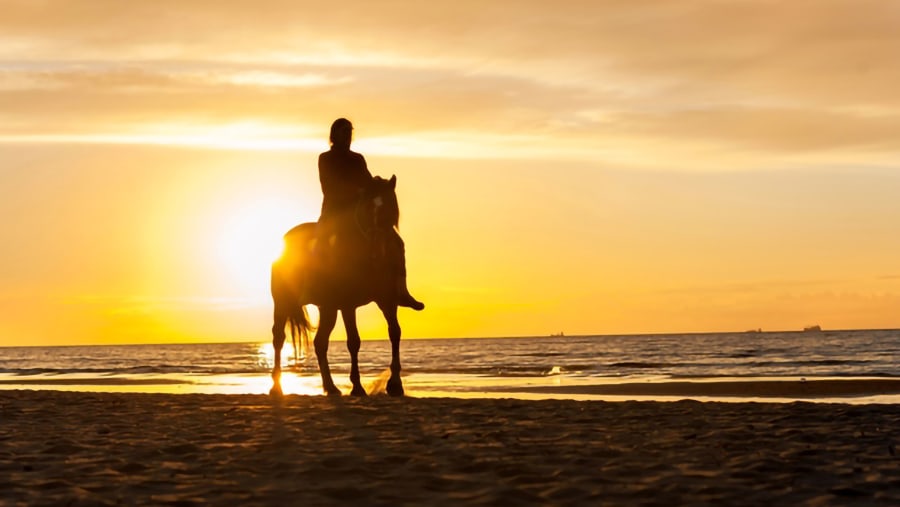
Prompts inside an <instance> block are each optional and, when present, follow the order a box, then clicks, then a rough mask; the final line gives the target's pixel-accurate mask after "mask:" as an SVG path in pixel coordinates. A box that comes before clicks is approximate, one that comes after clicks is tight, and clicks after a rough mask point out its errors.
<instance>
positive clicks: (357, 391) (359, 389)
mask: <svg viewBox="0 0 900 507" xmlns="http://www.w3.org/2000/svg"><path fill="white" fill-rule="evenodd" d="M368 395H369V393H367V392H366V390H365V389H363V386H353V390H352V391H350V396H368Z"/></svg>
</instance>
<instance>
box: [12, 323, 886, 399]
mask: <svg viewBox="0 0 900 507" xmlns="http://www.w3.org/2000/svg"><path fill="white" fill-rule="evenodd" d="M287 347H288V348H286V350H285V354H284V356H285V357H284V358H283V366H284V368H285V377H284V379H283V382H282V383H283V386H284V390H285V393H287V394H290V393H295V394H319V393H320V392H321V380H320V378H319V373H318V367H317V365H316V360H315V358H314V357H312V358H309V357H307V358H304V359H301V361H299V362H297V363H296V364H295V361H294V358H293V354H292V352H291V350H290V348H289V345H288V346H287ZM329 359H330V364H331V367H332V373H333V376H334V379H335V382H336V383H337V385H338V387H340V388H342V389H343V390H344V391H345V392H347V391H349V381H348V379H347V376H348V372H349V367H350V365H349V354H348V353H347V350H346V347H345V346H344V340H343V339H342V337H340V334H338V336H335V337H333V338H332V342H331V347H330V350H329ZM898 359H900V330H850V331H824V332H783V333H778V332H772V333H769V332H764V333H709V334H671V335H628V336H565V337H562V336H560V337H529V338H466V339H413V340H403V341H402V342H401V360H402V364H403V374H404V384H405V386H406V389H407V393H408V394H410V395H413V396H470V397H471V396H490V397H535V396H538V395H535V394H533V393H531V394H528V393H522V392H520V391H519V389H520V388H522V387H529V386H538V387H544V386H560V385H591V384H603V383H623V382H671V381H685V380H687V381H704V382H709V381H713V382H714V381H717V380H718V379H730V380H735V379H738V380H741V379H744V380H747V379H749V380H756V379H794V380H796V379H803V380H809V381H813V380H817V379H835V378H840V379H872V378H900V361H898ZM272 363H273V355H272V349H271V344H270V343H258V342H253V343H222V344H165V345H102V346H66V347H4V348H0V389H62V390H91V391H140V392H172V393H179V392H183V393H189V392H200V393H266V392H268V389H269V387H271V379H270V377H269V373H270V371H271V368H272V365H273V364H272ZM389 364H390V343H389V342H388V341H386V340H375V341H364V342H363V343H362V349H361V351H360V368H361V373H362V375H363V381H364V383H367V382H369V383H373V382H374V381H375V380H377V379H378V378H379V377H380V376H382V375H384V374H385V370H386V369H387V367H388V365H389ZM541 396H542V397H564V398H574V399H582V398H586V399H619V398H621V397H614V396H590V395H572V394H570V395H562V396H552V395H548V394H546V393H545V394H543V395H541ZM654 398H657V399H658V398H659V397H654ZM629 399H640V397H639V396H631V397H629ZM894 399H896V397H881V398H879V397H874V398H873V397H868V398H866V399H865V401H893V400H894Z"/></svg>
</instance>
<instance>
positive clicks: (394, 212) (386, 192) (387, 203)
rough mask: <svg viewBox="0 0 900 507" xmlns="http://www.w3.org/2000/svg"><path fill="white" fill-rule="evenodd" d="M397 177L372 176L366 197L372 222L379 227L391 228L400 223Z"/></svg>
mask: <svg viewBox="0 0 900 507" xmlns="http://www.w3.org/2000/svg"><path fill="white" fill-rule="evenodd" d="M396 189H397V177H396V176H391V179H389V180H386V179H384V178H382V177H381V176H375V177H374V178H372V184H371V185H370V186H369V188H368V191H367V192H366V198H367V200H368V201H369V202H371V204H372V208H371V209H372V223H373V224H374V225H375V227H376V228H379V229H392V228H395V227H397V226H398V225H399V224H400V206H399V205H398V204H397V193H396Z"/></svg>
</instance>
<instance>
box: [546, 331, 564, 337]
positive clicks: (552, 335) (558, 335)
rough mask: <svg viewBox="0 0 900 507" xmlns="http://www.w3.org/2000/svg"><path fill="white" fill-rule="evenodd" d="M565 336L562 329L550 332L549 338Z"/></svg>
mask: <svg viewBox="0 0 900 507" xmlns="http://www.w3.org/2000/svg"><path fill="white" fill-rule="evenodd" d="M564 336H566V335H565V334H564V333H563V332H562V331H560V332H558V333H550V338H562V337H564Z"/></svg>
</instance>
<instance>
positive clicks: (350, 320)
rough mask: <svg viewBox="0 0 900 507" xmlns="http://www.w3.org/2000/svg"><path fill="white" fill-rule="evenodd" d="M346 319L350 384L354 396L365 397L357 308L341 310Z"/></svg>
mask: <svg viewBox="0 0 900 507" xmlns="http://www.w3.org/2000/svg"><path fill="white" fill-rule="evenodd" d="M341 317H342V318H343V319H344V330H346V331H347V350H348V351H350V382H352V383H353V390H352V391H350V394H351V395H353V396H365V395H366V390H365V389H364V388H363V386H362V383H360V379H359V343H360V338H359V329H358V328H357V327H356V308H344V309H343V310H341Z"/></svg>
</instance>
